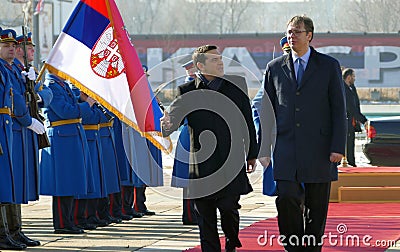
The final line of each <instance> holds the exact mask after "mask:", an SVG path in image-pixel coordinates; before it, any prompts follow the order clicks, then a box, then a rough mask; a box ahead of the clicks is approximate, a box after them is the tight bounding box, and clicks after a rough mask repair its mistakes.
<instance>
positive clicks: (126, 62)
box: [42, 0, 172, 152]
mask: <svg viewBox="0 0 400 252" xmlns="http://www.w3.org/2000/svg"><path fill="white" fill-rule="evenodd" d="M44 69H47V70H48V71H50V72H52V73H54V74H57V75H58V76H60V77H62V78H64V79H67V80H69V81H71V82H72V83H73V84H74V85H76V86H77V87H78V88H79V89H80V90H82V91H83V92H85V93H87V94H88V95H89V96H91V97H93V98H94V99H95V100H97V101H98V102H100V103H101V104H102V105H104V106H105V107H106V108H108V109H109V110H110V111H112V112H113V113H114V114H115V115H117V116H118V118H120V119H121V121H123V122H125V123H126V124H128V125H129V126H131V127H133V128H134V129H136V130H137V131H138V132H140V133H141V134H142V136H144V137H146V138H147V139H148V140H150V141H151V142H152V143H153V144H154V145H155V146H156V147H158V148H159V149H161V150H164V151H166V152H170V151H171V150H172V143H171V140H170V139H169V138H163V137H162V134H161V126H160V118H161V117H162V115H163V113H162V110H161V109H160V106H159V105H158V102H157V100H156V99H155V96H154V93H153V92H152V90H151V87H150V84H149V82H148V80H147V77H146V75H145V73H144V71H143V68H142V64H141V62H140V60H139V57H138V55H137V52H136V50H135V48H134V46H133V45H132V43H131V41H130V38H129V34H128V32H127V31H126V29H125V26H124V23H123V20H122V17H121V15H120V13H119V10H118V8H117V5H116V4H115V2H114V0H81V1H79V2H78V4H77V6H76V7H75V9H74V11H73V12H72V14H71V16H70V18H69V20H68V22H67V23H66V25H65V27H64V29H63V30H62V32H61V34H60V35H59V37H58V39H57V41H56V43H55V45H54V47H53V49H52V50H51V52H50V54H49V57H48V59H47V60H46V62H45V64H44V67H43V69H42V72H43V70H44Z"/></svg>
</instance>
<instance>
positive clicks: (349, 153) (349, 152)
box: [346, 129, 356, 167]
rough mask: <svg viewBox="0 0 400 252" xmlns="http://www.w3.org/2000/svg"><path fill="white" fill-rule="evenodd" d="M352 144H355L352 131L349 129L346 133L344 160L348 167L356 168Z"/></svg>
mask: <svg viewBox="0 0 400 252" xmlns="http://www.w3.org/2000/svg"><path fill="white" fill-rule="evenodd" d="M354 142H355V133H354V130H353V129H349V130H348V132H347V143H346V159H347V162H348V163H349V165H351V166H354V167H356V158H355V156H354Z"/></svg>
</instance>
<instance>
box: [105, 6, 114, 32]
mask: <svg viewBox="0 0 400 252" xmlns="http://www.w3.org/2000/svg"><path fill="white" fill-rule="evenodd" d="M105 3H106V7H107V13H108V18H109V19H110V24H111V27H112V28H113V33H114V37H116V34H115V27H114V20H113V16H112V15H111V8H110V2H109V0H105Z"/></svg>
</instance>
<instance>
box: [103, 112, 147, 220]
mask: <svg viewBox="0 0 400 252" xmlns="http://www.w3.org/2000/svg"><path fill="white" fill-rule="evenodd" d="M114 133H115V146H116V150H117V157H118V167H119V173H120V179H121V192H119V193H114V194H113V195H112V197H111V198H110V201H111V205H112V206H113V207H112V211H111V214H112V216H113V217H115V218H120V219H122V220H131V219H132V218H140V217H142V216H143V215H144V214H142V213H138V212H136V211H134V210H133V208H132V205H133V187H134V178H135V176H134V173H133V166H134V165H135V166H136V165H137V158H136V153H135V150H134V142H133V134H135V130H134V129H133V128H132V127H129V126H128V125H126V124H125V123H123V122H121V121H120V120H119V119H118V118H117V117H116V118H115V119H114ZM136 134H138V133H137V132H136Z"/></svg>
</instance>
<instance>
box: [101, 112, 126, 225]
mask: <svg viewBox="0 0 400 252" xmlns="http://www.w3.org/2000/svg"><path fill="white" fill-rule="evenodd" d="M113 123H114V115H113V114H112V113H111V112H110V111H108V110H107V109H105V108H104V110H103V113H101V119H100V124H99V125H100V130H99V132H100V139H101V148H102V152H103V163H104V176H105V178H106V188H107V194H108V197H104V198H101V199H100V200H99V204H98V208H97V215H98V217H99V218H100V220H105V221H108V222H109V223H120V222H122V219H120V218H115V217H113V216H112V207H113V206H112V205H111V204H110V198H112V197H113V194H114V193H118V192H120V191H121V184H120V175H119V168H118V157H117V149H116V145H115V139H114V128H113Z"/></svg>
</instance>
